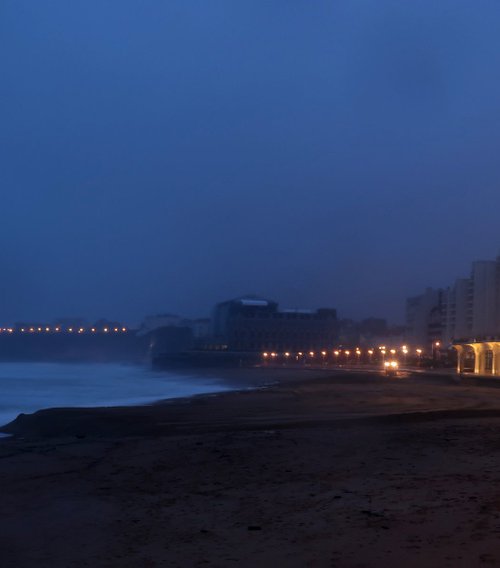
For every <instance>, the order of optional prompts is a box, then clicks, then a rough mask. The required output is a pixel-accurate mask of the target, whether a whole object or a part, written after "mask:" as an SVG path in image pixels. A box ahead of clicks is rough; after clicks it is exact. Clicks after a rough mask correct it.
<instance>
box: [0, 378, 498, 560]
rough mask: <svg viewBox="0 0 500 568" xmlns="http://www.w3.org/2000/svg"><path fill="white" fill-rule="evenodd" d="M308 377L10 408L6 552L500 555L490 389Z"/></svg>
mask: <svg viewBox="0 0 500 568" xmlns="http://www.w3.org/2000/svg"><path fill="white" fill-rule="evenodd" d="M284 372H285V373H286V372H287V370H284ZM312 373H314V371H312ZM312 373H310V372H309V373H307V377H306V379H305V380H301V379H300V373H296V374H295V375H294V376H292V375H293V374H290V375H289V377H288V378H289V380H287V378H286V377H285V376H284V375H283V380H282V381H281V382H280V384H278V385H274V386H270V387H267V388H261V389H259V388H255V389H250V390H240V391H229V392H225V393H221V394H217V395H199V396H195V397H193V398H187V399H169V400H167V401H165V402H162V403H160V404H153V405H148V406H137V407H121V408H120V407H118V408H90V409H50V410H44V411H39V412H37V413H35V414H32V415H26V416H24V417H21V418H20V419H17V420H16V421H14V422H13V423H11V424H10V425H9V428H8V429H9V430H10V431H11V433H13V434H15V436H13V437H10V438H6V439H5V440H2V443H1V444H0V498H1V499H2V505H3V515H2V517H1V518H0V534H1V535H2V536H1V537H0V547H1V549H2V561H3V565H4V566H6V567H8V568H10V567H11V566H12V567H14V566H16V567H19V568H31V567H32V566H40V567H42V568H45V567H47V568H49V567H50V568H67V566H74V567H75V568H84V567H87V566H93V567H96V568H110V567H112V566H120V567H124V568H129V567H130V568H133V567H136V566H144V567H148V568H149V567H154V566H169V568H170V567H172V568H177V567H178V568H184V567H185V566H193V567H204V566H208V567H210V566H212V567H214V568H215V567H217V568H219V567H223V568H225V567H226V566H235V565H237V566H243V567H244V568H245V567H248V568H250V567H252V568H253V567H254V566H255V565H256V564H257V565H258V564H260V565H262V566H271V565H283V566H287V568H288V567H290V568H303V566H314V567H319V568H323V567H324V568H327V567H331V566H332V565H333V566H335V567H336V568H354V567H369V568H379V567H380V568H382V567H384V568H386V567H387V566H399V565H401V564H404V565H406V566H407V568H420V567H422V566H439V567H445V568H468V567H469V566H476V565H481V564H485V563H486V564H488V563H489V564H493V565H495V564H500V552H499V551H498V544H497V543H498V531H500V516H499V513H498V511H499V510H500V490H497V487H498V482H499V481H500V476H499V475H498V473H497V464H498V463H499V462H500V444H499V443H498V438H499V434H498V432H499V431H500V390H499V389H498V388H496V387H492V388H488V387H483V386H481V387H477V386H471V385H470V384H462V383H457V382H456V381H453V380H451V379H447V380H445V379H443V378H442V377H434V378H433V377H422V376H420V375H418V376H417V375H413V376H410V377H406V378H403V377H401V378H400V379H387V378H386V377H384V376H382V375H372V374H369V375H368V374H362V373H361V374H356V375H354V374H351V373H349V374H347V373H343V372H340V373H334V374H332V373H324V372H320V373H316V377H313V374H312ZM278 374H281V370H280V373H269V370H268V369H266V370H264V372H260V373H255V374H254V373H251V375H252V377H248V376H247V379H248V378H251V379H252V380H254V379H255V380H257V379H258V377H261V379H265V377H266V376H267V378H268V379H269V378H272V376H274V377H275V378H276V377H277V376H278ZM303 378H304V376H303ZM240 379H241V380H242V381H243V380H244V377H243V375H242V376H241V377H240ZM259 380H260V379H259ZM26 534H29V535H30V538H29V539H26Z"/></svg>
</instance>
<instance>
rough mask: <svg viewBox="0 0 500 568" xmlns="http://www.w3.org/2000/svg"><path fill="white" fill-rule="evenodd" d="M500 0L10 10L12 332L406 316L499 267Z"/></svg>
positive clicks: (8, 315) (130, 1) (88, 1)
mask: <svg viewBox="0 0 500 568" xmlns="http://www.w3.org/2000/svg"><path fill="white" fill-rule="evenodd" d="M499 25H500V4H499V3H498V2H497V1H492V0H490V1H488V0H481V1H479V2H478V1H477V0H476V1H472V0H470V1H462V0H440V1H439V2H436V0H428V1H426V0H422V1H419V2H401V1H400V0H393V1H389V0H343V1H341V0H339V1H337V0H329V1H321V0H318V1H316V2H309V1H306V0H303V1H295V0H290V1H287V2H284V1H279V0H274V1H272V0H266V1H265V0H260V1H259V0H252V1H248V2H247V1H239V2H235V1H234V0H224V1H222V0H212V1H210V2H207V1H206V0H199V1H190V0H169V1H168V2H165V1H164V0H147V1H142V0H141V1H140V0H75V1H72V2H68V1H67V0H50V1H46V2H40V1H38V0H31V1H27V0H2V2H1V3H0V53H1V55H0V102H1V104H0V124H1V128H0V188H1V195H2V201H1V207H0V235H1V243H2V245H1V247H0V268H1V278H0V319H1V320H2V321H6V322H8V321H13V320H16V319H22V318H33V319H36V318H41V319H52V318H54V317H58V316H61V315H82V316H85V317H89V318H95V317H98V316H101V315H103V316H107V317H113V318H121V319H123V320H125V321H128V322H135V321H138V320H140V319H141V318H142V316H143V315H145V314H151V313H157V312H176V313H181V314H185V315H188V316H198V315H199V316H203V315H206V314H208V313H209V310H210V308H211V306H212V305H213V303H215V302H217V301H220V300H224V299H227V298H230V297H234V296H239V295H242V294H247V293H254V294H259V295H262V296H265V297H270V298H273V299H276V300H278V301H279V302H280V304H281V305H282V306H283V307H318V306H331V307H336V308H337V309H338V310H339V313H340V315H341V316H344V317H355V318H361V317H364V316H369V315H376V316H386V317H388V318H389V319H390V320H391V321H393V322H400V321H402V320H403V314H404V299H405V297H406V296H409V295H413V294H416V293H419V292H420V291H421V290H422V289H423V288H424V287H426V286H445V285H448V284H449V283H451V282H452V281H453V279H455V278H456V277H458V276H465V275H467V273H468V271H469V266H470V262H471V261H472V260H474V259H489V258H494V257H495V256H496V255H497V253H498V252H499V250H500V223H499V218H500V159H499V148H500V144H499V142H500V102H499V101H500V73H499V70H500V34H498V29H499Z"/></svg>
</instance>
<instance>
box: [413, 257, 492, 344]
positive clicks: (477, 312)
mask: <svg viewBox="0 0 500 568" xmlns="http://www.w3.org/2000/svg"><path fill="white" fill-rule="evenodd" d="M406 306H407V318H406V322H407V328H408V341H409V342H419V341H420V342H422V343H424V344H425V343H430V342H431V341H432V340H433V339H434V340H436V339H442V340H443V342H444V343H445V344H448V343H451V342H452V341H456V340H465V339H477V340H481V339H486V338H492V337H497V336H498V337H500V257H498V258H497V259H496V260H477V261H475V262H473V263H472V268H471V272H470V276H469V278H459V279H457V280H456V281H455V283H454V284H453V285H452V286H450V287H448V288H446V290H444V291H441V290H434V289H432V288H428V289H427V290H426V291H425V292H424V294H421V295H420V296H415V297H413V298H408V300H407V302H406ZM439 318H440V321H439Z"/></svg>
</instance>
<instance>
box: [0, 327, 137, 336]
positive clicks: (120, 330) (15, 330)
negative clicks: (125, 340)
mask: <svg viewBox="0 0 500 568" xmlns="http://www.w3.org/2000/svg"><path fill="white" fill-rule="evenodd" d="M126 331H128V330H127V328H126V327H121V328H119V327H114V328H109V327H104V328H103V329H97V328H95V327H92V328H90V329H85V328H83V327H80V328H72V327H68V328H65V329H62V328H60V327H52V328H51V327H26V328H25V327H21V328H13V327H0V333H59V332H60V333H80V334H82V333H125V332H126Z"/></svg>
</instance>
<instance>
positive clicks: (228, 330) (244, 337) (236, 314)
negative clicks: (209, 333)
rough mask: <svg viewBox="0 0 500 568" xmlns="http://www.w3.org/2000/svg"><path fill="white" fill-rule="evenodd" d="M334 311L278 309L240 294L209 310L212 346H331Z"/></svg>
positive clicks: (286, 348) (288, 348)
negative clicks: (211, 317) (240, 296)
mask: <svg viewBox="0 0 500 568" xmlns="http://www.w3.org/2000/svg"><path fill="white" fill-rule="evenodd" d="M337 338H338V324H337V311H336V310H334V309H331V308H320V309H318V310H302V309H284V310H280V309H279V308H278V303H277V302H274V301H272V300H265V299H263V298H254V297H244V298H237V299H234V300H229V301H226V302H221V303H220V304H217V305H216V306H215V309H214V313H213V339H214V340H215V345H216V346H217V347H218V348H219V349H222V350H228V351H266V350H269V351H272V350H274V351H300V350H309V349H322V348H328V347H330V346H332V345H334V344H335V343H336V341H337Z"/></svg>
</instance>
